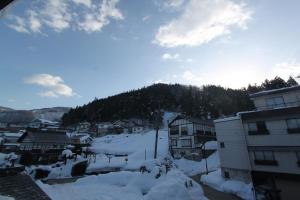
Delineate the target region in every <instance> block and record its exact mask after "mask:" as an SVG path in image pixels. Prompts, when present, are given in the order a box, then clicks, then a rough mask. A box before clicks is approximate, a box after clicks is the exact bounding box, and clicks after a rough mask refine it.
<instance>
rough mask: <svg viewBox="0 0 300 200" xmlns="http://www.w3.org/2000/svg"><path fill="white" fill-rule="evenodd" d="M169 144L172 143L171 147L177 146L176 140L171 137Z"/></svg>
mask: <svg viewBox="0 0 300 200" xmlns="http://www.w3.org/2000/svg"><path fill="white" fill-rule="evenodd" d="M171 145H172V147H176V146H177V140H174V139H172V140H171Z"/></svg>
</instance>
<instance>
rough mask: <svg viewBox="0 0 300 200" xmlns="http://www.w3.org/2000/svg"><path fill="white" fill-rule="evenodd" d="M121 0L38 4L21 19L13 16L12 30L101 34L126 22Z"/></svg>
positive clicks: (54, 0)
mask: <svg viewBox="0 0 300 200" xmlns="http://www.w3.org/2000/svg"><path fill="white" fill-rule="evenodd" d="M118 2H119V0H102V1H98V0H47V1H44V0H38V1H37V3H35V4H34V5H35V7H30V9H29V10H28V11H27V12H25V15H24V16H22V18H21V17H19V16H12V17H11V21H12V23H11V24H9V25H8V26H9V27H10V28H12V29H14V30H16V31H18V32H21V33H41V32H42V29H44V28H46V27H48V28H50V29H52V30H54V31H56V32H61V31H64V30H67V29H69V28H72V30H82V31H85V32H88V33H91V32H95V31H101V30H102V28H103V27H104V26H106V25H108V24H109V23H110V20H112V19H114V20H123V19H124V16H123V14H122V13H121V11H120V10H119V9H118V8H117V7H116V6H117V4H118Z"/></svg>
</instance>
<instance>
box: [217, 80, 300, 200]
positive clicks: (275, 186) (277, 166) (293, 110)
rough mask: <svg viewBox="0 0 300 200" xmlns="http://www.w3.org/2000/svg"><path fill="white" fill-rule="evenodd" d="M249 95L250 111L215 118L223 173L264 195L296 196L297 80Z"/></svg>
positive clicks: (299, 154) (299, 163)
mask: <svg viewBox="0 0 300 200" xmlns="http://www.w3.org/2000/svg"><path fill="white" fill-rule="evenodd" d="M250 97H251V99H252V100H253V101H254V104H255V107H256V109H255V110H254V111H249V112H241V113H238V114H237V115H236V116H235V117H230V118H225V119H219V120H215V121H214V122H215V128H216V136H217V141H218V144H219V145H218V149H219V153H220V162H221V169H222V175H223V177H225V178H228V179H235V180H241V181H244V182H246V183H249V182H253V184H254V188H255V195H257V196H258V195H262V196H264V197H265V199H283V200H284V199H300V191H299V188H300V86H294V87H288V88H282V89H276V90H269V91H263V92H258V93H255V94H252V95H250Z"/></svg>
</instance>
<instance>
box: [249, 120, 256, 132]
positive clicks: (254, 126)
mask: <svg viewBox="0 0 300 200" xmlns="http://www.w3.org/2000/svg"><path fill="white" fill-rule="evenodd" d="M248 129H249V131H257V126H256V123H255V122H252V123H248Z"/></svg>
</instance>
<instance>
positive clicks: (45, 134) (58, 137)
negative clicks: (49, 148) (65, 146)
mask: <svg viewBox="0 0 300 200" xmlns="http://www.w3.org/2000/svg"><path fill="white" fill-rule="evenodd" d="M27 135H28V136H29V138H30V139H31V140H32V141H34V142H37V143H68V142H69V138H68V136H67V134H66V133H65V132H57V131H40V130H33V129H28V130H27V131H26V132H25V133H24V134H23V135H22V136H21V138H19V140H18V142H22V140H23V139H24V138H25V136H27Z"/></svg>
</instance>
